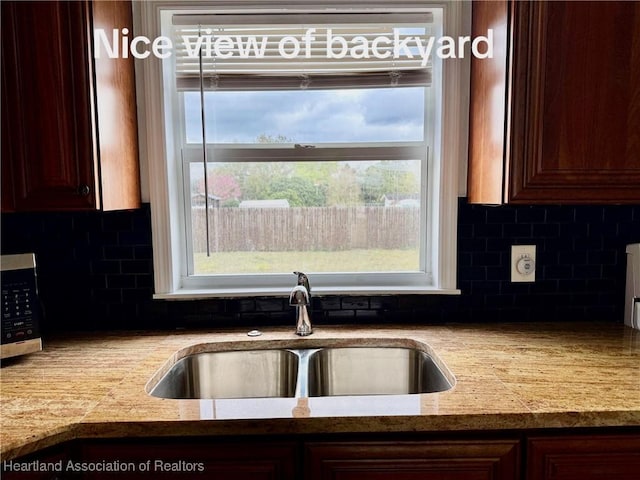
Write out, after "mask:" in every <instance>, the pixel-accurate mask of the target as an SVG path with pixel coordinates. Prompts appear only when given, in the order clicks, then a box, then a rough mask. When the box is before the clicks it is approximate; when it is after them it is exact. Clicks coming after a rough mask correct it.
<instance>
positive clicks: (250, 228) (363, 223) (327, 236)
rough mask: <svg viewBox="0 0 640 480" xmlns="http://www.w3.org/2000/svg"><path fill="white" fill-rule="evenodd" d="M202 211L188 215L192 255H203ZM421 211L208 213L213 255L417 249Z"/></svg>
mask: <svg viewBox="0 0 640 480" xmlns="http://www.w3.org/2000/svg"><path fill="white" fill-rule="evenodd" d="M204 212H205V210H204V208H198V207H195V208H193V209H192V211H191V220H192V228H193V242H194V252H196V253H198V252H204V251H206V238H207V237H206V234H205V217H204ZM419 212H420V210H419V209H418V208H399V207H292V208H210V209H209V228H210V235H209V247H210V249H211V251H213V252H230V251H277V252H282V251H300V250H306V251H309V250H323V251H336V250H352V249H385V250H386V249H402V248H415V247H416V246H417V244H418V238H419V232H420V214H419Z"/></svg>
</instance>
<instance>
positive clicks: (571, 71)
mask: <svg viewBox="0 0 640 480" xmlns="http://www.w3.org/2000/svg"><path fill="white" fill-rule="evenodd" d="M489 28H492V29H493V30H494V58H493V59H484V60H482V59H473V60H472V73H471V106H470V107H471V108H470V111H471V113H470V139H469V142H470V145H469V182H468V196H469V201H470V202H472V203H487V204H500V203H519V204H538V203H564V204H577V203H597V204H604V203H640V2H626V1H619V2H575V1H550V2H542V1H534V2H524V1H495V2H474V3H473V34H474V35H486V32H487V29H489Z"/></svg>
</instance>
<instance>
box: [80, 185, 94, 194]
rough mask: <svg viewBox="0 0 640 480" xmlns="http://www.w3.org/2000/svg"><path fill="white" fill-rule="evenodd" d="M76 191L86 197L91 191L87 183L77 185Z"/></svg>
mask: <svg viewBox="0 0 640 480" xmlns="http://www.w3.org/2000/svg"><path fill="white" fill-rule="evenodd" d="M78 193H79V194H80V195H81V196H83V197H86V196H88V195H89V194H90V193H91V188H90V187H89V185H80V186H79V187H78Z"/></svg>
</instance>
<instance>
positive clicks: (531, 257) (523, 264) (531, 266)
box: [511, 245, 536, 282]
mask: <svg viewBox="0 0 640 480" xmlns="http://www.w3.org/2000/svg"><path fill="white" fill-rule="evenodd" d="M511 281H512V282H535V281H536V246H535V245H512V246H511Z"/></svg>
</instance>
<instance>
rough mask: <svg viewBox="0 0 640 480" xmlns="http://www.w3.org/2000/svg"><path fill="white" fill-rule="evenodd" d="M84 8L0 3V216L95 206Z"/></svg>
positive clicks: (66, 4)
mask: <svg viewBox="0 0 640 480" xmlns="http://www.w3.org/2000/svg"><path fill="white" fill-rule="evenodd" d="M87 8H88V5H87V3H86V2H49V1H42V2H2V83H3V85H2V90H3V92H2V94H3V98H2V103H3V106H2V144H3V145H2V149H3V152H2V154H3V158H2V165H3V166H2V174H3V175H2V186H3V190H5V189H8V191H12V193H13V198H12V199H11V201H7V202H6V203H4V202H3V210H5V211H6V210H11V209H15V210H38V209H43V208H45V209H55V210H67V209H82V208H92V207H95V206H96V201H97V198H98V196H97V195H98V192H97V184H96V181H95V178H96V171H95V170H96V162H95V158H94V149H93V145H92V138H93V134H92V125H93V122H92V118H91V105H90V98H91V88H90V77H89V69H88V68H87V65H89V62H90V59H89V54H88V49H87V41H88V30H87V21H88V17H87V15H88V10H87ZM5 195H8V193H4V192H3V200H6V198H5ZM5 206H6V208H5Z"/></svg>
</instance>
